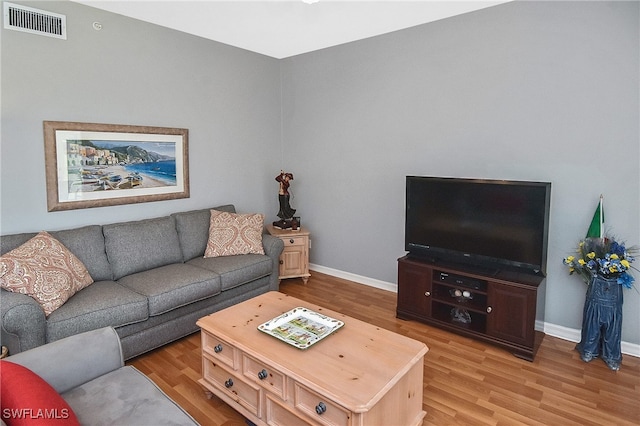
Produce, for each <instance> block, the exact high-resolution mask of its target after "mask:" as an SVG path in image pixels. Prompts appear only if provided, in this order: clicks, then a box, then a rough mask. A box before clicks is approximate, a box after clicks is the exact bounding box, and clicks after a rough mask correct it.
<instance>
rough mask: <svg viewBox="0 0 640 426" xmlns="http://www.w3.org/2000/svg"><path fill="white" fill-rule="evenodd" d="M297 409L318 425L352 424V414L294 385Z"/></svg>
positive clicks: (306, 389)
mask: <svg viewBox="0 0 640 426" xmlns="http://www.w3.org/2000/svg"><path fill="white" fill-rule="evenodd" d="M294 389H295V392H294V398H295V400H294V404H295V407H296V408H297V409H298V410H300V411H302V412H303V413H305V414H306V415H307V416H309V417H311V418H312V419H314V420H315V421H316V422H318V423H322V424H325V425H330V426H334V425H335V426H347V425H350V424H351V421H350V420H351V416H350V412H349V411H347V410H345V409H344V408H342V407H341V406H339V405H337V404H335V403H333V402H332V401H329V400H327V398H325V397H323V396H321V395H320V394H317V393H316V392H314V391H312V390H311V389H308V388H306V387H304V386H302V385H301V384H299V383H295V384H294Z"/></svg>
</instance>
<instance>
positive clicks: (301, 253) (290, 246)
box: [267, 225, 311, 284]
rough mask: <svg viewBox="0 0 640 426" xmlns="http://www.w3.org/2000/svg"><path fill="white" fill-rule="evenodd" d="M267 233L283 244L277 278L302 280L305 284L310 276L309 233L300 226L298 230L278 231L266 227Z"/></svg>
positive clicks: (268, 226)
mask: <svg viewBox="0 0 640 426" xmlns="http://www.w3.org/2000/svg"><path fill="white" fill-rule="evenodd" d="M267 232H269V234H271V235H273V236H274V237H278V238H280V239H281V240H282V242H284V250H283V251H282V254H281V255H280V270H279V271H278V278H280V279H281V280H282V279H286V278H299V277H301V278H302V281H303V282H304V283H305V284H306V283H307V281H308V280H309V277H310V276H311V274H310V273H309V248H310V236H309V231H308V230H307V229H306V228H305V227H303V226H301V227H300V228H298V230H296V231H293V230H291V229H278V228H275V227H274V226H273V225H267Z"/></svg>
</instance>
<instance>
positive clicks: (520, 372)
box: [128, 272, 640, 426]
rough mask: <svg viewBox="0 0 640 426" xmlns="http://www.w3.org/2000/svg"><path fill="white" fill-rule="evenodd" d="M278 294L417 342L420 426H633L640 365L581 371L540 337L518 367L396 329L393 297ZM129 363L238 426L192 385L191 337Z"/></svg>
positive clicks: (476, 347)
mask: <svg viewBox="0 0 640 426" xmlns="http://www.w3.org/2000/svg"><path fill="white" fill-rule="evenodd" d="M280 291H282V292H283V293H287V294H289V295H291V296H294V297H297V298H299V299H302V300H305V301H308V302H310V303H315V304H318V305H323V306H326V307H328V308H330V309H333V310H335V311H339V312H342V313H344V314H347V315H350V316H352V317H355V318H358V319H360V320H364V321H367V322H369V323H372V324H375V325H378V326H380V327H384V328H386V329H388V330H392V331H395V332H397V333H400V334H403V335H406V336H409V337H412V338H414V339H417V340H421V341H423V342H425V343H426V344H427V346H428V347H429V349H430V350H429V352H428V353H427V355H426V356H425V359H424V396H423V403H424V409H425V410H426V411H427V416H426V418H425V421H424V425H519V424H526V425H535V424H538V425H562V426H564V425H598V426H601V425H639V424H640V358H636V357H632V356H628V355H625V356H624V358H623V361H622V365H621V368H620V371H618V372H612V371H610V370H609V369H608V368H607V367H606V365H605V364H604V362H602V361H601V360H594V361H592V362H590V363H584V362H582V361H581V360H580V358H579V356H578V353H577V352H576V351H575V350H574V349H573V348H574V346H575V344H574V343H571V342H568V341H565V340H561V339H558V338H554V337H549V336H545V338H544V340H543V342H542V345H541V347H540V349H539V351H538V354H537V356H536V359H535V361H534V362H527V361H524V360H521V359H519V358H516V357H514V356H512V355H511V354H510V353H508V352H506V351H504V350H502V349H500V348H497V347H493V346H491V345H487V344H484V343H480V342H477V341H474V340H471V339H468V338H464V337H460V336H458V335H455V334H451V333H448V332H445V331H442V330H439V329H437V328H434V327H430V326H427V325H424V324H420V323H417V322H414V321H403V320H399V319H397V318H396V317H395V308H396V295H395V293H391V292H387V291H384V290H379V289H375V288H371V287H368V286H365V285H361V284H357V283H353V282H350V281H346V280H342V279H339V278H335V277H331V276H329V275H324V274H320V273H318V272H314V273H313V274H312V277H311V278H310V279H309V282H308V283H307V285H304V284H303V283H302V280H299V279H293V280H285V281H283V282H282V283H281V285H280ZM128 364H131V365H134V366H136V367H137V368H138V369H139V370H141V371H142V372H144V373H145V374H147V375H148V376H149V377H150V378H151V379H152V380H153V381H155V382H156V383H157V384H158V385H159V386H160V387H161V388H162V389H163V390H164V391H165V392H166V393H167V394H168V395H169V396H170V397H171V398H173V399H174V400H175V401H176V402H177V403H178V404H180V405H181V406H182V407H183V408H184V409H185V410H186V411H188V412H189V413H190V414H191V415H192V416H193V417H194V418H195V419H196V420H197V421H198V422H199V423H201V424H202V425H203V426H236V425H237V426H240V425H242V426H246V423H245V422H244V419H243V418H242V417H241V416H239V415H238V414H237V413H236V412H235V411H234V410H233V409H232V408H230V407H229V406H228V405H226V404H225V403H223V402H222V401H221V400H219V399H217V398H216V397H213V399H210V400H209V399H207V398H206V397H205V394H204V392H203V391H202V388H201V387H200V386H199V385H198V383H197V380H198V379H199V378H200V371H201V360H200V334H199V333H196V334H193V335H191V336H189V337H186V338H184V339H182V340H179V341H177V342H175V343H172V344H170V345H167V346H164V347H162V348H160V349H157V350H155V351H153V352H149V353H147V354H145V355H142V356H140V357H138V358H136V359H134V360H131V362H129V363H128ZM292 426H295V425H292ZM389 426H391V425H389ZM397 426H403V425H397Z"/></svg>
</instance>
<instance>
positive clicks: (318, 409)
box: [316, 402, 327, 415]
mask: <svg viewBox="0 0 640 426" xmlns="http://www.w3.org/2000/svg"><path fill="white" fill-rule="evenodd" d="M325 411H327V406H326V405H325V403H324V402H320V403H318V405H316V413H318V414H319V415H321V414H324V412H325Z"/></svg>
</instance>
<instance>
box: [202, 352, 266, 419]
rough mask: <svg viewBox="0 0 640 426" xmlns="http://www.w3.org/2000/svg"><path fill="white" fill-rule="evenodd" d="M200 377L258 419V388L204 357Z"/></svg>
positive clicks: (206, 356)
mask: <svg viewBox="0 0 640 426" xmlns="http://www.w3.org/2000/svg"><path fill="white" fill-rule="evenodd" d="M202 376H203V378H204V380H206V381H207V382H208V383H210V384H212V385H214V386H215V387H216V388H218V389H220V390H222V391H223V392H224V393H225V394H226V395H227V396H228V397H230V398H231V399H233V400H234V401H236V402H237V403H238V404H240V405H242V406H243V407H244V408H246V409H247V410H249V411H250V412H251V413H252V414H254V415H255V416H257V417H260V414H261V413H260V388H259V387H258V386H257V385H254V384H251V383H247V382H245V381H244V380H243V379H242V378H240V377H237V376H236V375H235V374H233V373H231V372H229V371H227V370H226V369H225V368H224V367H222V365H220V364H217V363H216V360H215V359H210V356H208V355H205V357H204V360H203V371H202Z"/></svg>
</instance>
